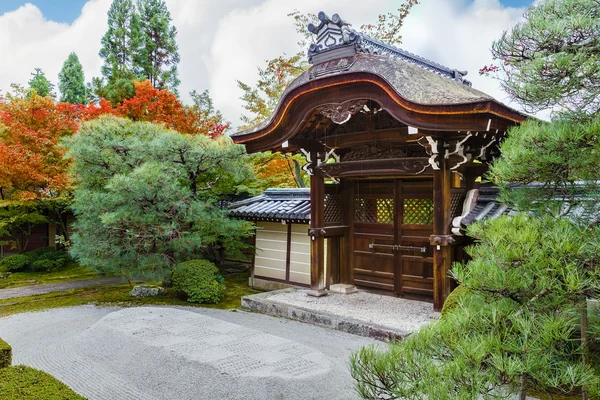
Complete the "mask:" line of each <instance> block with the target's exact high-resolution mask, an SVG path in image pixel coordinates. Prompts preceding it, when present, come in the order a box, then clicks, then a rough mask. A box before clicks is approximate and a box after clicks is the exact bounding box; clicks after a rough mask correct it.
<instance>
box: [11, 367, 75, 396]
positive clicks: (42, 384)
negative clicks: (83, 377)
mask: <svg viewBox="0 0 600 400" xmlns="http://www.w3.org/2000/svg"><path fill="white" fill-rule="evenodd" d="M0 399H19V400H39V399H44V400H85V398H84V397H81V396H80V395H78V394H77V393H75V392H74V391H73V390H72V389H71V388H69V387H68V386H67V385H65V384H64V383H62V382H61V381H59V380H58V379H56V378H54V377H53V376H52V375H48V374H47V373H45V372H43V371H39V370H37V369H33V368H30V367H26V366H24V365H17V366H14V367H9V368H2V369H0Z"/></svg>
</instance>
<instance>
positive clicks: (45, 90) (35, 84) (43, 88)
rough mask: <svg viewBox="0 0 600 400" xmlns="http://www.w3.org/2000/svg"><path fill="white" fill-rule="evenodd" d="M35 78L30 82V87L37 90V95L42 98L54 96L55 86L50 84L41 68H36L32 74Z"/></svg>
mask: <svg viewBox="0 0 600 400" xmlns="http://www.w3.org/2000/svg"><path fill="white" fill-rule="evenodd" d="M31 75H32V76H33V78H31V79H30V80H29V87H30V88H32V89H33V90H35V92H36V93H37V94H39V95H40V96H42V97H46V96H53V95H54V94H53V93H52V90H53V89H54V85H53V84H52V83H50V81H49V80H48V78H46V74H44V71H42V69H41V68H36V69H35V71H34V72H32V73H31Z"/></svg>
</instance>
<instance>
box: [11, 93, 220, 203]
mask: <svg viewBox="0 0 600 400" xmlns="http://www.w3.org/2000/svg"><path fill="white" fill-rule="evenodd" d="M135 88H136V94H135V96H134V97H133V98H131V99H128V100H125V101H124V102H123V103H122V104H120V105H118V106H117V107H113V106H112V105H111V104H110V102H108V101H107V100H106V99H101V100H100V102H99V103H98V104H89V105H87V106H86V105H73V104H69V103H55V102H54V99H52V98H51V97H42V96H39V95H37V94H35V93H32V92H27V91H25V90H24V89H19V88H18V89H17V91H16V93H15V94H13V95H8V96H7V98H6V99H3V101H2V102H0V201H2V200H7V201H19V200H33V199H44V198H45V197H47V196H48V195H49V194H51V193H53V194H56V193H58V192H60V191H62V190H64V189H67V188H68V187H69V176H68V173H67V170H68V166H69V162H68V160H65V159H64V158H63V157H64V154H65V149H64V148H63V147H61V146H60V140H61V139H62V138H63V137H65V136H71V135H73V134H74V133H76V132H77V130H78V128H79V124H80V123H81V122H84V121H87V120H91V119H94V118H97V117H98V116H100V115H104V114H112V115H116V116H120V117H125V118H130V119H132V120H134V121H148V122H153V123H162V124H164V125H166V126H167V127H168V128H171V129H174V130H176V131H178V132H181V133H186V134H206V135H208V136H211V137H216V136H218V135H220V134H222V133H223V131H224V130H226V129H227V128H228V126H227V125H226V124H224V123H222V118H221V117H220V116H219V117H217V116H215V115H212V113H208V112H202V110H199V109H197V107H196V108H193V107H188V106H184V105H183V104H182V103H181V101H180V100H179V99H178V98H177V96H175V95H174V94H173V93H171V92H169V91H168V90H166V89H164V90H159V89H156V88H154V87H152V85H151V84H150V82H149V81H145V82H135Z"/></svg>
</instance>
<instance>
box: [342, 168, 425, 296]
mask: <svg viewBox="0 0 600 400" xmlns="http://www.w3.org/2000/svg"><path fill="white" fill-rule="evenodd" d="M354 193H355V198H354V221H353V223H354V238H353V240H354V254H353V257H354V283H355V285H357V286H359V287H364V288H372V289H378V290H385V291H389V292H392V293H396V294H398V295H406V296H410V297H414V296H416V297H427V298H431V297H432V295H433V251H432V249H431V248H430V246H429V236H430V235H431V233H432V232H433V200H432V199H433V185H432V181H431V180H423V181H414V180H410V181H401V180H395V181H378V182H372V181H371V182H369V181H366V182H365V181H361V182H355V187H354ZM422 248H424V249H425V252H423V251H421V249H422Z"/></svg>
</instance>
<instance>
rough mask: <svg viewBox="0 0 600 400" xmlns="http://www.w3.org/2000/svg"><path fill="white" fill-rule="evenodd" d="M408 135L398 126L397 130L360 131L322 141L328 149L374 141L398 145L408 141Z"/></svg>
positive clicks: (333, 136)
mask: <svg viewBox="0 0 600 400" xmlns="http://www.w3.org/2000/svg"><path fill="white" fill-rule="evenodd" d="M407 135H408V127H407V126H404V127H402V126H400V127H398V128H392V129H381V130H374V131H371V132H369V131H361V132H353V133H344V134H340V135H335V134H334V135H329V136H327V137H323V138H322V141H323V142H324V143H325V144H326V145H327V146H328V147H335V148H338V147H349V146H354V145H357V144H362V143H372V142H376V141H379V140H381V141H386V142H388V143H389V142H393V141H396V142H398V143H404V142H406V140H407V139H409V137H408V136H407Z"/></svg>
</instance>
